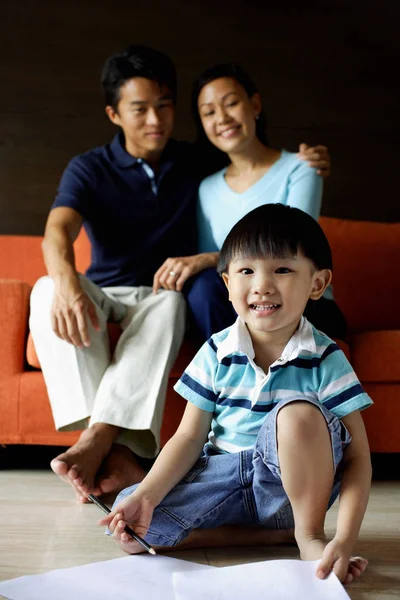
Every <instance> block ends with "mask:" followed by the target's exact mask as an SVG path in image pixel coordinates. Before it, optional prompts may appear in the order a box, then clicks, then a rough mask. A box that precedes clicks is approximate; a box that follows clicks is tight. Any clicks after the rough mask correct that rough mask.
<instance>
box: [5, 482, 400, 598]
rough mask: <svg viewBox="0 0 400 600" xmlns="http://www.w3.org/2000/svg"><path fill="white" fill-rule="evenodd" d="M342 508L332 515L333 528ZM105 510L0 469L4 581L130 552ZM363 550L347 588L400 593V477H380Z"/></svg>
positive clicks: (223, 557) (204, 555)
mask: <svg viewBox="0 0 400 600" xmlns="http://www.w3.org/2000/svg"><path fill="white" fill-rule="evenodd" d="M336 510H337V508H336V506H334V507H333V508H332V509H331V511H330V513H329V514H328V518H327V531H328V533H332V531H333V527H334V523H335V516H336ZM100 514H101V513H100V512H99V509H98V508H97V507H96V506H93V505H77V504H76V503H75V501H74V499H73V495H72V491H71V490H70V488H69V486H67V485H66V484H64V483H63V482H61V481H60V480H59V479H58V478H57V477H56V476H55V475H53V473H51V472H50V471H44V470H42V471H40V470H39V471H37V470H34V471H32V470H31V471H21V470H18V471H0V580H1V581H3V580H5V579H11V578H13V577H18V576H20V575H30V574H35V573H44V572H46V571H50V570H52V569H59V568H63V567H72V566H75V565H80V564H85V563H89V562H95V561H100V560H109V559H111V558H118V557H120V556H123V553H122V552H121V551H120V550H119V549H118V547H117V545H116V544H115V543H114V542H113V540H112V539H110V538H106V537H105V536H104V533H103V530H102V528H100V527H98V526H97V525H96V521H97V519H98V518H100ZM356 550H357V553H358V554H362V555H364V556H366V557H367V558H368V559H369V560H370V566H369V567H368V570H367V572H366V573H365V575H364V576H363V577H362V578H361V579H360V580H359V581H357V582H356V583H354V584H352V585H351V586H349V587H348V593H349V595H350V597H351V598H352V599H353V600H366V599H368V600H389V599H391V600H393V599H394V598H400V482H397V481H391V482H381V481H377V482H374V484H373V488H372V494H371V500H370V503H369V507H368V511H367V515H366V518H365V521H364V524H363V528H362V532H361V536H360V540H359V543H358V546H357V549H356ZM170 555H171V556H174V557H176V558H181V559H185V560H190V561H194V562H199V563H203V564H210V565H213V566H216V567H222V566H227V565H234V564H239V563H245V562H253V561H258V560H268V559H274V558H296V557H297V552H296V550H295V548H293V547H277V548H252V549H245V550H244V549H240V548H224V549H212V550H191V551H183V550H182V551H180V552H179V551H175V552H173V553H171V554H170Z"/></svg>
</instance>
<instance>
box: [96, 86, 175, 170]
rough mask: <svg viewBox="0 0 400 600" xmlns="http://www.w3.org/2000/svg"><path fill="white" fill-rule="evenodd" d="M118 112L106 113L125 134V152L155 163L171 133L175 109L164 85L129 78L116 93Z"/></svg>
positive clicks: (107, 110) (108, 109)
mask: <svg viewBox="0 0 400 600" xmlns="http://www.w3.org/2000/svg"><path fill="white" fill-rule="evenodd" d="M119 97H120V99H119V102H118V106H117V110H114V109H113V108H112V107H111V106H107V107H106V113H107V115H108V117H109V119H110V121H112V123H114V124H115V125H119V126H120V127H121V129H122V131H123V132H124V135H125V143H126V150H127V151H128V152H129V153H130V154H132V156H135V157H138V158H143V159H144V160H150V161H151V160H157V159H158V158H159V157H160V155H161V153H162V151H163V150H164V148H165V146H166V144H167V142H168V139H169V137H170V135H171V133H172V128H173V125H174V112H175V107H174V103H173V100H172V95H171V92H170V91H169V90H168V89H167V88H166V87H165V86H161V87H160V86H159V85H158V83H157V82H156V81H152V80H151V79H146V78H145V77H134V78H132V79H129V80H128V81H127V82H126V83H125V84H124V85H123V86H122V87H121V88H120V90H119Z"/></svg>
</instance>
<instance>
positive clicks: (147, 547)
mask: <svg viewBox="0 0 400 600" xmlns="http://www.w3.org/2000/svg"><path fill="white" fill-rule="evenodd" d="M88 498H89V500H90V501H91V502H93V503H94V504H97V506H98V507H99V508H101V510H103V511H104V512H105V513H106V514H107V515H109V514H110V512H111V510H110V509H109V508H108V506H106V505H105V504H103V503H102V502H101V501H100V500H99V499H98V498H97V497H96V496H94V495H93V494H88ZM124 531H125V533H127V534H128V535H130V536H131V538H133V539H134V540H136V541H137V542H138V543H139V544H140V545H141V546H143V548H144V549H145V550H147V552H148V553H149V554H152V555H153V556H154V555H155V554H156V551H155V550H154V548H152V547H151V546H150V545H149V544H148V543H147V542H146V540H144V539H143V538H141V537H140V535H138V534H137V533H135V532H134V531H133V529H131V528H130V527H128V525H125V528H124Z"/></svg>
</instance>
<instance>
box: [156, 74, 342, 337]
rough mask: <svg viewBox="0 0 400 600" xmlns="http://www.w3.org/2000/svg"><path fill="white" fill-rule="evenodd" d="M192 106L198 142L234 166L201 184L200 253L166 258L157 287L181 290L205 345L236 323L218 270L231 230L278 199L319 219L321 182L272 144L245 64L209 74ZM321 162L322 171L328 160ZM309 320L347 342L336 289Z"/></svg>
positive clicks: (311, 310)
mask: <svg viewBox="0 0 400 600" xmlns="http://www.w3.org/2000/svg"><path fill="white" fill-rule="evenodd" d="M192 102H193V112H194V116H195V120H196V123H197V126H198V131H199V141H200V142H201V143H202V145H206V144H207V143H208V145H210V143H211V144H212V145H213V146H214V155H215V156H216V159H217V160H220V156H224V155H225V156H226V157H227V158H229V161H230V162H229V164H228V166H227V167H224V168H223V169H221V170H219V171H217V172H216V173H214V174H213V175H211V176H209V177H207V178H206V179H204V180H203V181H202V183H201V185H200V189H199V203H198V234H199V250H200V253H199V254H198V255H196V256H192V257H178V258H170V259H168V260H167V261H165V263H164V264H163V265H162V266H161V267H160V269H159V270H158V271H157V273H156V275H155V277H154V289H155V290H156V289H158V287H160V286H162V287H165V288H167V289H177V290H182V288H183V291H184V293H185V295H186V298H187V301H188V304H189V308H190V311H191V313H192V315H193V318H194V322H195V324H196V326H197V329H198V331H199V332H200V336H201V337H202V338H203V340H205V339H208V338H209V337H210V336H211V335H212V333H215V332H216V331H219V330H221V329H224V328H225V327H228V326H229V325H231V324H232V323H233V321H234V320H235V318H236V313H235V312H234V311H233V308H232V307H231V304H230V302H229V300H228V295H227V292H226V290H225V287H224V285H223V283H222V281H221V279H220V278H219V276H218V275H217V272H216V270H215V267H216V265H217V261H218V254H219V249H220V248H221V246H222V243H223V241H224V239H225V237H226V236H227V234H228V233H229V231H230V229H231V228H232V227H233V225H235V223H236V222H237V221H238V220H239V219H241V218H242V217H243V216H244V215H245V214H247V213H248V212H249V211H251V210H253V209H254V208H256V207H257V206H260V205H261V204H266V203H273V202H278V203H282V204H288V205H290V206H295V207H297V208H300V209H301V210H304V211H305V212H307V213H308V214H310V215H311V216H312V217H314V218H315V219H318V217H319V214H320V209H321V200H322V178H321V177H320V176H319V175H318V173H317V172H316V171H315V169H313V168H311V167H310V166H309V165H308V164H307V163H306V162H304V161H303V160H301V159H300V158H299V157H298V156H297V155H296V154H293V153H290V152H287V151H286V150H275V149H273V148H270V147H269V146H268V145H267V143H266V137H265V119H264V115H263V113H262V105H261V97H260V94H259V93H258V92H257V89H256V87H255V85H254V83H253V82H252V80H251V79H250V78H249V76H248V75H247V73H246V72H245V71H244V70H243V69H242V68H241V67H240V66H238V65H236V64H232V63H229V64H222V65H216V66H214V67H211V68H210V69H208V70H207V71H205V72H204V73H203V75H201V77H200V78H199V79H198V80H197V82H196V83H195V85H194V89H193V96H192ZM215 149H217V150H218V151H219V152H216V151H215ZM222 153H224V154H222ZM317 164H318V166H319V167H321V166H322V167H323V166H324V161H322V163H317ZM189 278H190V279H189ZM188 279H189V281H187V280H188ZM185 282H187V283H185ZM184 284H185V286H184ZM183 286H184V287H183ZM305 315H306V316H307V318H308V319H309V320H310V321H311V322H312V323H313V325H315V326H316V327H317V328H318V329H321V330H322V331H324V332H325V333H327V334H328V335H329V336H331V337H335V338H339V339H343V338H344V337H345V334H346V322H345V319H344V316H343V314H342V313H341V311H340V309H339V308H338V306H337V305H336V303H335V301H334V299H333V295H332V288H331V287H329V288H328V290H327V292H326V293H325V294H324V296H323V298H321V299H320V300H318V301H314V302H313V301H310V302H309V304H308V306H307V308H306V312H305Z"/></svg>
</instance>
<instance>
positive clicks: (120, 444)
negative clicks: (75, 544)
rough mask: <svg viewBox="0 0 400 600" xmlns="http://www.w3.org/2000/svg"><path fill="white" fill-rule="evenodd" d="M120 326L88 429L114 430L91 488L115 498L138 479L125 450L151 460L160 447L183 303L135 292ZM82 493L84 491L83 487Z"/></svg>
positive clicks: (173, 296)
mask: <svg viewBox="0 0 400 600" xmlns="http://www.w3.org/2000/svg"><path fill="white" fill-rule="evenodd" d="M121 301H122V302H124V304H126V305H129V304H131V308H129V309H128V313H127V316H126V318H125V319H124V321H123V322H122V327H123V329H124V331H123V333H122V335H121V337H120V339H119V341H118V344H117V347H116V349H115V354H114V357H113V360H112V362H111V364H110V366H109V367H108V368H107V370H106V372H105V374H104V377H103V379H102V381H101V384H100V386H99V389H98V392H97V395H96V401H95V406H94V409H93V413H92V418H91V422H90V427H91V428H92V427H95V426H96V424H99V423H108V424H110V425H114V426H115V427H116V428H118V430H119V435H118V437H117V438H116V439H115V442H117V445H114V448H113V451H112V452H111V453H110V456H109V458H108V459H107V461H106V463H105V465H104V467H103V468H102V472H101V473H100V476H99V478H98V482H97V485H98V487H99V488H100V489H101V492H102V493H116V492H118V491H120V490H121V489H123V488H124V487H126V486H128V485H130V484H132V483H135V482H137V481H139V480H140V479H142V477H143V475H144V472H143V471H142V476H140V473H139V472H138V470H137V465H136V466H135V467H134V466H133V465H132V462H131V461H130V460H127V458H128V455H127V454H126V452H127V449H129V450H130V451H132V452H134V453H135V454H137V455H139V456H141V457H144V458H153V457H154V456H155V455H156V454H157V453H158V451H159V448H160V430H161V425H162V418H163V412H164V404H165V397H166V391H167V385H168V376H169V372H170V370H171V367H172V365H173V363H174V362H175V359H176V356H177V354H178V351H179V348H180V346H181V343H182V340H183V336H184V332H185V301H184V298H183V296H182V295H181V294H180V293H178V292H171V291H165V290H162V291H160V292H159V293H158V294H153V293H152V291H151V288H138V289H137V292H135V293H133V294H132V295H131V298H128V297H127V296H125V297H124V298H122V297H121ZM83 491H84V492H85V491H86V490H85V489H84V488H83Z"/></svg>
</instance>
